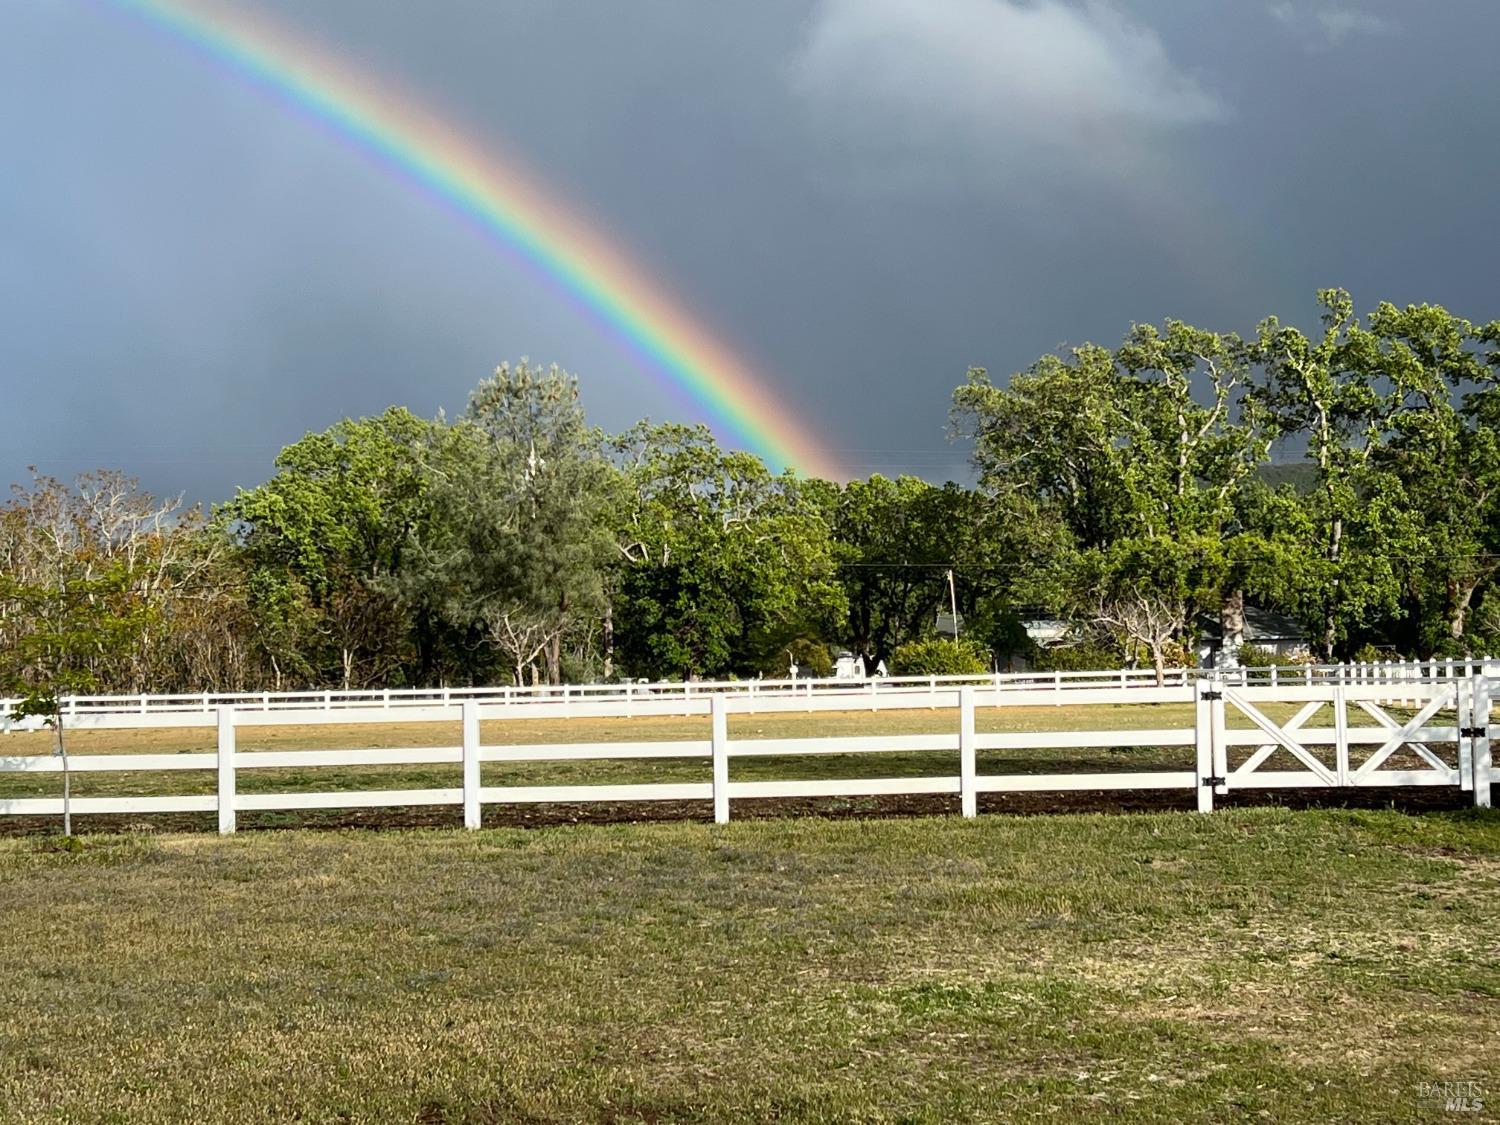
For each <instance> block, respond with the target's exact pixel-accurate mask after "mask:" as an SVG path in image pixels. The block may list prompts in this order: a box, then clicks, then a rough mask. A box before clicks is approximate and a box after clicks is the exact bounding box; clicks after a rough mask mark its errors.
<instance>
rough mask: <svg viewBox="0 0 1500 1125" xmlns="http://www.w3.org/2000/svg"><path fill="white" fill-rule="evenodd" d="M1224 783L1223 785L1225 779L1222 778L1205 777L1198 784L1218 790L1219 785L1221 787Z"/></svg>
mask: <svg viewBox="0 0 1500 1125" xmlns="http://www.w3.org/2000/svg"><path fill="white" fill-rule="evenodd" d="M1224 783H1225V779H1224V778H1222V777H1213V776H1209V777H1205V778H1204V779H1203V780H1202V781H1200V782H1199V783H1198V784H1200V785H1212V786H1214V787H1215V788H1218V787H1219V786H1220V785H1223V784H1224Z"/></svg>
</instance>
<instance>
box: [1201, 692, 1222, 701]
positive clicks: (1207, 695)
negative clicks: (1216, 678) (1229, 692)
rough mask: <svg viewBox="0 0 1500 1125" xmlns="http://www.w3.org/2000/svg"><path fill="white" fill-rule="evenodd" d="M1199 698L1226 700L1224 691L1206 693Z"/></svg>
mask: <svg viewBox="0 0 1500 1125" xmlns="http://www.w3.org/2000/svg"><path fill="white" fill-rule="evenodd" d="M1198 698H1199V699H1223V698H1224V693H1223V692H1222V691H1205V692H1204V693H1203V694H1202V695H1200V696H1199V697H1198Z"/></svg>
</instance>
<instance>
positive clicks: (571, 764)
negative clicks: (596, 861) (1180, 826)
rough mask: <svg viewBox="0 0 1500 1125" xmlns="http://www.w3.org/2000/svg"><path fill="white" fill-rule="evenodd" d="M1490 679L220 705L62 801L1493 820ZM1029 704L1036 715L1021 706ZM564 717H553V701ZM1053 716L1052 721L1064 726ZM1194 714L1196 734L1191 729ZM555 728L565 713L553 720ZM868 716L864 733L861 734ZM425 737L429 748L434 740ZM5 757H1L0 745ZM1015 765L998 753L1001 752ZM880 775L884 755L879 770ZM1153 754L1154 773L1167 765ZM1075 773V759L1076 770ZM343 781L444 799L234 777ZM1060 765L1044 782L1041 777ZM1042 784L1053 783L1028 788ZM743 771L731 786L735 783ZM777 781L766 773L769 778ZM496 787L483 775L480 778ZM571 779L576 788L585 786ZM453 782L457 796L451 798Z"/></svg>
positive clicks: (225, 807) (131, 724)
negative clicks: (1148, 710)
mask: <svg viewBox="0 0 1500 1125" xmlns="http://www.w3.org/2000/svg"><path fill="white" fill-rule="evenodd" d="M1497 684H1500V678H1494V679H1492V678H1491V677H1488V676H1484V675H1476V676H1472V677H1468V678H1463V679H1459V678H1455V679H1451V680H1436V681H1430V682H1423V683H1402V684H1401V685H1400V688H1399V693H1398V698H1395V699H1393V698H1392V693H1393V689H1392V686H1391V685H1389V684H1353V683H1343V682H1331V683H1327V682H1325V683H1319V682H1313V683H1312V684H1308V683H1306V682H1298V683H1291V684H1288V683H1285V682H1282V683H1278V684H1277V685H1276V686H1274V687H1273V686H1270V685H1268V684H1261V685H1254V686H1246V685H1244V684H1237V685H1236V684H1232V683H1230V682H1228V681H1226V680H1225V679H1223V678H1221V677H1214V676H1206V677H1202V678H1199V679H1195V680H1192V681H1190V682H1189V683H1187V684H1181V685H1174V686H1167V687H1162V688H1156V687H1137V686H1131V687H1095V688H1088V689H1076V690H1074V691H1071V692H1069V693H1068V700H1067V704H1066V707H1065V708H1064V711H1065V712H1067V713H1068V714H1071V715H1073V716H1074V717H1075V721H1074V722H1073V723H1071V724H1054V725H1069V727H1070V729H1049V730H1005V731H999V732H986V731H983V730H980V729H978V724H977V723H976V714H978V713H980V712H981V711H982V710H983V709H986V708H998V709H1001V710H1003V709H1005V708H1007V707H1013V706H1017V705H1018V704H1020V702H1021V698H1019V697H1018V695H1017V693H1014V692H1012V691H1007V690H1005V689H1003V688H1001V689H994V688H982V687H977V686H973V685H969V686H960V687H956V688H939V689H937V690H930V691H926V692H901V693H892V694H889V695H886V696H883V697H879V696H878V697H876V698H874V699H873V700H869V701H866V703H867V705H868V707H869V709H870V710H872V711H876V712H881V711H910V710H914V709H924V710H928V711H935V712H939V713H942V714H946V715H949V716H951V725H948V724H942V725H948V730H947V731H946V732H944V733H935V734H933V733H902V734H869V735H865V734H861V735H853V736H851V735H819V736H816V737H798V738H764V737H736V738H731V737H730V729H729V719H730V716H731V715H733V714H735V713H736V712H742V713H754V714H757V715H759V714H765V713H766V712H768V711H769V712H775V711H786V712H804V711H809V710H812V711H835V710H837V711H847V709H848V707H849V703H848V701H847V700H846V699H844V698H842V697H839V696H827V697H817V696H814V697H811V698H768V697H761V698H758V699H756V700H753V701H750V700H747V699H743V698H738V697H735V696H733V695H729V694H706V695H704V696H702V697H701V698H697V699H693V700H688V701H684V700H680V699H678V700H670V701H667V700H660V701H656V706H657V707H659V708H660V709H661V710H660V713H661V714H679V715H680V714H682V713H683V709H684V706H686V707H687V709H688V713H689V714H691V715H694V716H699V717H700V718H701V719H706V720H707V722H706V724H705V725H706V727H707V731H706V733H707V735H708V737H706V738H690V739H671V740H658V741H609V742H579V743H574V742H535V743H528V744H522V745H486V744H485V743H484V741H483V740H482V737H481V731H482V728H481V721H482V720H483V721H497V720H498V721H510V720H524V719H531V718H537V717H539V715H540V713H541V712H542V710H543V708H542V707H539V706H538V705H537V704H536V703H534V702H528V703H525V704H516V703H512V704H504V703H500V704H494V703H481V702H478V701H475V700H466V701H464V702H461V703H456V704H452V705H449V706H441V705H438V706H428V707H420V708H418V707H407V708H402V711H401V714H400V721H401V722H402V723H403V724H406V723H416V724H431V725H432V727H433V730H434V733H435V734H436V735H437V737H439V738H441V737H443V735H444V734H446V735H447V737H449V738H450V739H451V737H452V732H454V731H455V729H456V730H458V731H460V732H461V738H460V741H459V743H458V744H457V745H435V746H414V747H413V746H407V747H397V748H359V747H351V748H337V749H296V748H292V749H282V748H277V749H270V750H267V749H249V750H241V749H239V748H238V742H239V740H240V738H239V736H240V735H241V734H242V733H243V732H257V733H259V732H261V728H267V727H278V726H283V727H284V726H291V725H299V726H305V725H309V724H323V723H326V724H349V725H353V726H355V727H356V728H357V727H359V726H362V725H370V726H371V727H372V728H373V727H374V726H376V725H378V724H388V723H390V721H391V715H390V713H389V712H388V711H386V710H385V709H383V708H363V709H359V708H345V709H339V710H337V711H331V712H314V713H309V712H305V711H303V712H284V711H263V710H253V711H241V710H239V709H238V708H235V707H232V706H221V707H218V708H216V709H215V710H214V711H213V712H211V713H209V714H206V715H205V714H201V713H200V714H196V715H184V714H176V715H174V716H172V718H171V720H170V723H169V724H168V725H170V726H173V727H182V726H184V725H196V726H201V727H204V728H208V729H207V730H205V731H204V734H205V735H207V734H208V732H209V731H210V730H211V731H212V732H213V735H212V737H213V739H214V744H215V749H214V750H212V751H209V752H183V753H168V754H162V753H107V754H90V753H87V752H85V753H77V752H75V753H73V754H71V755H70V756H69V758H68V759H67V762H66V768H67V770H68V771H69V774H70V776H71V777H75V778H76V777H77V776H78V775H86V774H92V773H104V772H128V773H133V774H136V775H149V776H150V778H151V780H152V785H151V786H150V787H151V788H153V789H155V790H157V791H158V795H149V796H147V795H142V796H130V795H112V796H77V797H71V798H68V799H66V800H67V804H68V808H69V811H70V812H71V813H72V814H73V815H80V816H87V815H91V814H110V815H121V814H126V815H134V814H151V813H216V814H217V816H218V827H219V831H220V832H223V833H229V832H233V831H234V830H235V827H236V814H237V813H240V812H263V811H271V810H277V811H280V810H310V809H378V808H410V807H418V806H459V807H461V808H462V811H463V823H464V825H465V826H466V827H468V828H478V827H479V825H480V815H481V810H482V809H483V808H484V807H485V806H487V805H488V806H495V805H548V804H579V805H588V804H591V803H602V804H611V803H619V802H638V801H639V802H681V801H703V802H711V803H712V808H713V815H714V819H715V820H716V821H718V822H719V823H724V822H726V821H728V819H729V816H730V809H731V806H732V803H733V802H734V801H736V800H746V799H766V798H781V799H795V798H821V797H897V796H941V797H944V798H948V799H953V798H956V799H957V806H958V809H959V811H960V812H961V813H962V814H963V815H964V816H974V815H976V812H977V808H978V798H979V795H980V794H985V793H1035V794H1042V793H1059V794H1061V793H1067V792H1078V791H1086V792H1107V791H1116V792H1120V791H1131V790H1136V791H1140V790H1159V791H1176V792H1179V793H1196V804H1197V808H1198V809H1199V811H1202V812H1210V811H1212V809H1213V807H1214V799H1215V797H1216V796H1221V795H1227V794H1229V793H1232V792H1234V791H1235V790H1251V789H1276V788H1297V789H1303V788H1327V789H1354V788H1367V787H1382V786H1384V787H1391V786H1444V787H1449V788H1450V789H1456V790H1461V791H1464V792H1467V793H1471V794H1472V802H1473V804H1474V805H1476V806H1479V807H1488V806H1489V804H1490V791H1491V786H1492V783H1493V781H1494V772H1495V771H1494V765H1493V761H1492V755H1491V749H1490V747H1491V739H1492V737H1493V736H1494V735H1495V734H1496V730H1495V728H1494V727H1492V726H1491V721H1490V720H1491V698H1492V694H1493V692H1494V691H1495V690H1496V685H1497ZM1026 702H1028V703H1030V704H1031V705H1033V706H1034V702H1035V701H1034V700H1027V701H1026ZM1139 704H1163V705H1169V706H1164V707H1163V708H1162V713H1163V715H1164V716H1166V717H1168V718H1169V719H1172V720H1174V721H1171V722H1168V724H1167V725H1163V726H1158V727H1149V728H1137V727H1128V726H1125V725H1120V726H1118V727H1112V726H1110V724H1109V717H1110V708H1111V707H1114V706H1118V705H1139ZM556 706H557V707H558V708H561V706H562V705H561V704H558V705H556ZM613 706H614V708H615V710H614V711H613V712H612V711H611V710H610V708H611V704H609V703H606V702H603V701H594V702H593V703H592V704H591V706H590V713H591V714H592V715H593V716H594V717H595V718H596V719H597V718H598V717H600V716H601V715H602V716H603V717H609V716H610V715H611V714H617V715H618V716H619V717H620V719H621V722H622V723H623V722H625V721H626V720H627V719H628V718H629V717H631V716H636V715H639V714H640V707H641V703H640V701H630V702H629V703H626V702H623V701H620V702H616V703H615V704H613ZM1064 711H1060V712H1059V714H1063V713H1064ZM1184 716H1188V717H1189V718H1184ZM553 717H554V718H555V717H558V716H553ZM873 721H874V720H872V722H873ZM154 725H155V724H153V722H152V716H149V715H148V716H142V715H138V714H137V715H128V714H95V715H86V716H79V717H78V718H77V719H76V721H75V725H74V727H73V729H76V730H85V731H87V730H109V729H127V730H140V729H142V728H150V727H152V726H154ZM435 740H436V739H435ZM0 747H3V743H0ZM1101 747H1102V748H1110V749H1118V750H1122V751H1131V750H1138V749H1140V748H1160V749H1161V750H1162V752H1163V754H1164V755H1166V756H1167V757H1169V758H1171V760H1172V762H1173V763H1174V764H1178V765H1180V768H1171V769H1163V768H1151V769H1147V770H1143V771H1141V770H1131V769H1129V768H1128V767H1129V764H1130V763H1129V761H1128V756H1127V761H1126V767H1127V768H1122V769H1106V770H1098V769H1095V770H1090V771H1085V772H1078V771H1076V769H1075V770H1070V769H1068V767H1069V765H1070V763H1069V761H1068V753H1069V751H1078V750H1080V749H1085V748H1088V749H1097V748H1101ZM1022 753H1024V754H1028V755H1031V760H1032V763H1033V765H1032V766H1029V767H1028V769H1027V771H1026V772H1019V771H1016V772H982V771H981V768H980V767H981V764H983V763H985V762H987V761H1001V762H1005V761H1013V760H1014V756H1015V755H1017V754H1022ZM892 754H901V755H903V759H904V760H907V761H909V760H911V759H912V758H913V757H916V758H919V759H920V760H922V761H930V762H931V763H932V765H933V766H934V767H935V768H937V769H939V770H940V771H944V770H946V769H947V768H948V767H949V766H956V770H955V771H953V772H937V773H933V772H932V771H931V770H930V769H923V770H920V771H918V772H919V773H920V776H880V775H879V774H880V771H879V769H878V767H877V766H875V765H873V764H872V766H871V769H870V771H869V773H870V774H871V776H856V777H851V776H847V774H848V772H849V771H848V770H847V769H844V770H836V771H827V775H826V776H818V770H817V769H816V768H815V767H814V768H809V767H808V766H807V762H808V761H810V760H812V761H819V760H823V761H826V760H828V758H831V757H834V756H837V757H839V758H840V759H842V760H848V759H849V758H850V757H851V756H854V757H857V758H858V760H859V761H860V762H864V761H865V760H866V756H872V757H869V758H868V760H869V761H870V762H872V763H876V762H879V760H880V756H881V755H892ZM1007 755H1009V757H1008V756H1007ZM653 759H676V760H683V761H687V762H693V761H696V762H697V763H698V767H697V768H698V769H700V770H701V769H702V767H703V766H707V769H706V770H704V771H703V772H704V773H705V774H706V776H705V777H704V778H703V779H702V780H670V781H655V782H646V783H634V782H631V783H627V784H618V783H598V782H595V781H590V780H588V771H589V769H590V768H591V766H590V763H593V764H594V765H595V766H596V767H597V766H598V764H599V763H616V764H617V763H619V762H621V761H628V760H635V761H636V762H638V763H639V762H644V761H648V760H653ZM751 759H760V760H762V763H764V762H767V761H774V760H776V759H797V760H799V761H800V763H801V765H800V767H799V768H798V769H797V770H795V771H789V772H791V773H792V774H793V776H788V777H785V778H777V777H775V776H767V772H768V769H767V767H766V766H765V765H761V766H760V767H759V768H757V769H756V770H755V771H754V772H755V773H756V774H757V775H758V776H756V777H754V778H750V779H745V778H740V779H734V778H732V777H731V769H730V766H731V763H732V762H733V761H741V762H745V761H748V760H751ZM888 760H889V759H888ZM1162 760H1163V758H1162V755H1158V756H1157V758H1156V759H1153V761H1154V762H1155V763H1156V764H1157V765H1160V764H1161V762H1162ZM522 763H526V764H534V763H558V764H559V765H561V764H566V765H567V767H568V770H569V777H568V778H567V779H566V780H567V781H568V782H569V783H566V784H501V785H495V784H488V785H487V784H484V777H483V773H484V770H483V767H485V766H490V767H491V773H492V775H493V774H494V773H495V772H496V771H497V770H498V772H499V773H500V774H501V775H502V776H503V774H504V772H505V771H504V767H505V766H507V765H511V766H515V765H518V764H522ZM1071 764H1073V765H1076V763H1071ZM351 767H405V769H404V770H403V776H406V777H413V776H415V777H417V778H418V779H424V776H425V775H424V773H423V771H428V772H430V773H431V775H432V778H433V779H434V780H438V781H444V780H446V781H447V782H448V784H447V785H434V786H432V787H427V786H425V785H424V786H422V787H416V788H399V789H398V788H389V789H330V790H323V791H299V792H266V791H242V790H241V786H240V782H241V779H242V778H243V777H244V776H245V774H246V773H248V772H252V771H259V770H268V771H278V770H279V771H292V770H295V771H298V772H299V773H301V774H302V775H303V776H306V775H307V774H308V772H309V771H312V772H314V773H316V771H320V770H338V769H344V770H348V769H349V768H351ZM1054 767H1055V768H1054ZM64 768H65V766H64V760H63V759H62V758H61V757H59V756H56V755H49V754H22V755H12V756H0V781H3V780H4V778H5V777H6V775H15V774H56V773H61V772H62V771H63V770H64ZM1041 770H1045V771H1047V772H1035V771H1041ZM177 771H197V772H198V776H199V777H203V776H205V775H207V776H211V777H212V778H213V784H212V787H211V788H212V791H209V792H198V793H184V794H180V795H172V794H168V795H159V793H160V790H161V788H163V786H164V785H166V784H168V782H166V780H165V778H166V777H167V776H168V775H171V774H174V773H175V772H177ZM742 772H743V771H742ZM770 772H771V773H773V774H774V771H770ZM491 779H492V780H493V776H492V778H491ZM580 780H581V783H579V782H580ZM454 781H457V782H458V784H456V785H455V784H452V782H454ZM64 801H65V798H63V797H58V796H22V797H6V796H3V795H0V816H4V815H21V816H60V815H62V814H63V812H64Z"/></svg>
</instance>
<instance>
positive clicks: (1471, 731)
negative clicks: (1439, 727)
mask: <svg viewBox="0 0 1500 1125" xmlns="http://www.w3.org/2000/svg"><path fill="white" fill-rule="evenodd" d="M1488 735H1489V728H1488V727H1459V728H1458V737H1459V738H1485V737H1487V736H1488Z"/></svg>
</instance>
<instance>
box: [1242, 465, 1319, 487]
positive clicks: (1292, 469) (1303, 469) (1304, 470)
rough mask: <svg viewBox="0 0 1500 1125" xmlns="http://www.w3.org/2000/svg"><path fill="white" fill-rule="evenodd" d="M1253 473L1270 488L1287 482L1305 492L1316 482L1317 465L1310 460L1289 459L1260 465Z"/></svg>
mask: <svg viewBox="0 0 1500 1125" xmlns="http://www.w3.org/2000/svg"><path fill="white" fill-rule="evenodd" d="M1255 475H1256V476H1258V477H1259V478H1260V479H1261V480H1263V481H1265V482H1266V483H1267V484H1268V485H1270V486H1271V487H1272V488H1280V487H1281V486H1282V485H1284V484H1289V485H1291V486H1292V487H1293V488H1295V489H1296V490H1297V491H1298V492H1302V493H1306V492H1311V491H1312V490H1313V486H1314V485H1315V484H1316V483H1317V479H1318V467H1317V466H1316V465H1314V464H1313V463H1312V462H1311V461H1289V462H1287V463H1286V464H1282V465H1262V466H1260V468H1258V469H1256V470H1255Z"/></svg>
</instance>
